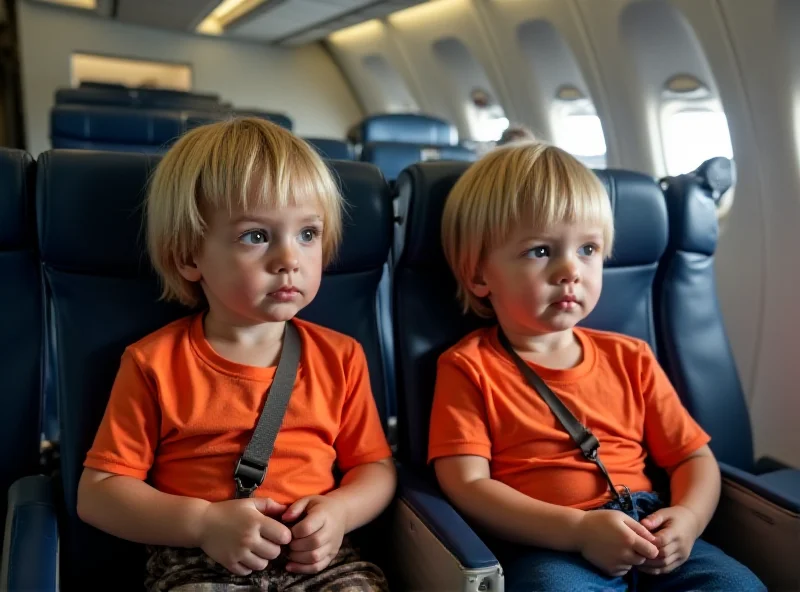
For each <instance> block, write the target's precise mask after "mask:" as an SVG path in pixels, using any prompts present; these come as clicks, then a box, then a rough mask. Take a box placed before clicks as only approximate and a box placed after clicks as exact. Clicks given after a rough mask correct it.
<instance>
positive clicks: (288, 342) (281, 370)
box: [233, 321, 302, 499]
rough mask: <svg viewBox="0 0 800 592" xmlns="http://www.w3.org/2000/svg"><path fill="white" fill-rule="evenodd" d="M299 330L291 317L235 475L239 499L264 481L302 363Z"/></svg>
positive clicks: (237, 497)
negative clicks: (262, 402) (263, 400)
mask: <svg viewBox="0 0 800 592" xmlns="http://www.w3.org/2000/svg"><path fill="white" fill-rule="evenodd" d="M301 349H302V348H301V342H300V334H299V333H298V331H297V327H296V326H295V324H294V323H293V322H292V321H287V323H286V329H285V330H284V334H283V349H282V351H281V357H280V360H279V361H278V368H277V369H276V370H275V378H274V379H273V380H272V384H271V385H270V387H269V390H268V391H267V402H266V403H264V408H263V409H262V410H261V415H260V416H259V418H258V424H257V425H256V428H255V430H254V431H253V435H252V437H251V438H250V443H249V444H248V445H247V447H246V448H245V449H244V453H243V454H242V456H241V458H239V461H238V462H237V463H236V469H235V470H234V472H233V479H234V481H235V482H236V499H241V498H247V497H253V493H255V490H256V489H258V488H259V486H260V485H261V484H262V483H263V482H264V478H265V477H266V476H267V470H268V469H269V459H270V457H271V456H272V449H273V447H274V445H275V439H276V438H277V437H278V432H279V431H280V429H281V424H282V423H283V416H284V415H286V408H287V407H288V406H289V399H290V398H291V397H292V390H293V389H294V381H295V378H296V377H297V367H298V366H299V365H300V350H301Z"/></svg>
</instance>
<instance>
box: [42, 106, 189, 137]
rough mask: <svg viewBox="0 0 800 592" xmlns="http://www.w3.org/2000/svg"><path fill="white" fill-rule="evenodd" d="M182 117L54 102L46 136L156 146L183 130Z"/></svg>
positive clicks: (178, 134) (172, 112)
mask: <svg viewBox="0 0 800 592" xmlns="http://www.w3.org/2000/svg"><path fill="white" fill-rule="evenodd" d="M184 120H185V117H184V115H183V114H182V113H181V112H180V111H158V110H150V109H127V108H125V107H105V106H84V105H56V106H55V107H53V109H52V110H51V112H50V136H51V137H54V138H70V139H75V140H82V141H91V142H115V143H118V144H139V145H151V146H153V145H155V146H160V145H162V144H166V143H169V142H172V141H173V140H175V139H176V138H178V137H179V136H180V135H181V134H182V133H183V131H184Z"/></svg>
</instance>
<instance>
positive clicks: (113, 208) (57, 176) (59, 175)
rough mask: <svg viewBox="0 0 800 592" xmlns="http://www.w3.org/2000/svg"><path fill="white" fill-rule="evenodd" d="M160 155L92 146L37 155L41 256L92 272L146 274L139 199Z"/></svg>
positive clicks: (51, 262)
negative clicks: (126, 152) (123, 152)
mask: <svg viewBox="0 0 800 592" xmlns="http://www.w3.org/2000/svg"><path fill="white" fill-rule="evenodd" d="M159 159H160V157H158V156H155V155H152V156H150V155H143V154H122V153H115V152H95V151H91V150H50V151H47V152H44V153H43V154H41V155H40V156H39V160H38V171H37V180H36V203H37V210H38V226H39V249H40V251H41V258H42V261H44V263H45V264H46V265H48V266H50V267H54V268H58V269H62V270H66V271H72V272H79V273H85V274H93V275H110V276H118V277H138V276H144V275H146V274H148V273H149V270H150V267H149V262H148V260H147V256H146V254H145V251H146V249H145V233H144V225H143V223H142V220H143V214H144V210H143V207H142V204H143V202H144V197H145V195H146V188H147V182H148V179H149V178H150V176H151V175H152V173H153V171H154V169H155V167H156V165H157V164H158V162H159Z"/></svg>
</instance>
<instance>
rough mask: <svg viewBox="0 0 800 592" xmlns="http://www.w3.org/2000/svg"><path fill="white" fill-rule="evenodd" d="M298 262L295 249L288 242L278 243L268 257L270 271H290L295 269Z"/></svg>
mask: <svg viewBox="0 0 800 592" xmlns="http://www.w3.org/2000/svg"><path fill="white" fill-rule="evenodd" d="M298 265H299V262H298V258H297V253H296V252H295V249H294V248H293V247H292V246H291V245H288V244H281V245H278V246H277V248H276V250H275V252H274V253H273V256H272V257H271V258H270V263H269V266H270V271H271V272H272V273H291V272H295V271H297V268H298Z"/></svg>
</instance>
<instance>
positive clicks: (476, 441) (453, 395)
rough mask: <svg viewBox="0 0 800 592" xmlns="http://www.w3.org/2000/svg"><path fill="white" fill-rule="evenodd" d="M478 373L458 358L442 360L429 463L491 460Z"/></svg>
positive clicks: (432, 416)
mask: <svg viewBox="0 0 800 592" xmlns="http://www.w3.org/2000/svg"><path fill="white" fill-rule="evenodd" d="M477 380H478V378H477V376H476V370H475V369H473V368H471V367H468V366H467V364H466V363H463V360H460V359H459V358H458V357H457V356H456V355H453V354H447V353H445V354H444V355H443V356H442V357H441V358H439V363H438V368H437V372H436V388H435V390H434V394H433V408H432V409H431V421H430V433H429V435H428V462H431V461H433V460H434V459H436V458H439V457H442V456H457V455H462V454H464V455H472V456H480V457H482V458H486V459H489V460H491V458H492V441H491V439H490V438H489V430H488V428H487V427H486V426H487V415H486V403H485V399H484V397H483V393H482V391H481V388H480V386H479V384H480V383H479V382H477Z"/></svg>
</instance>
